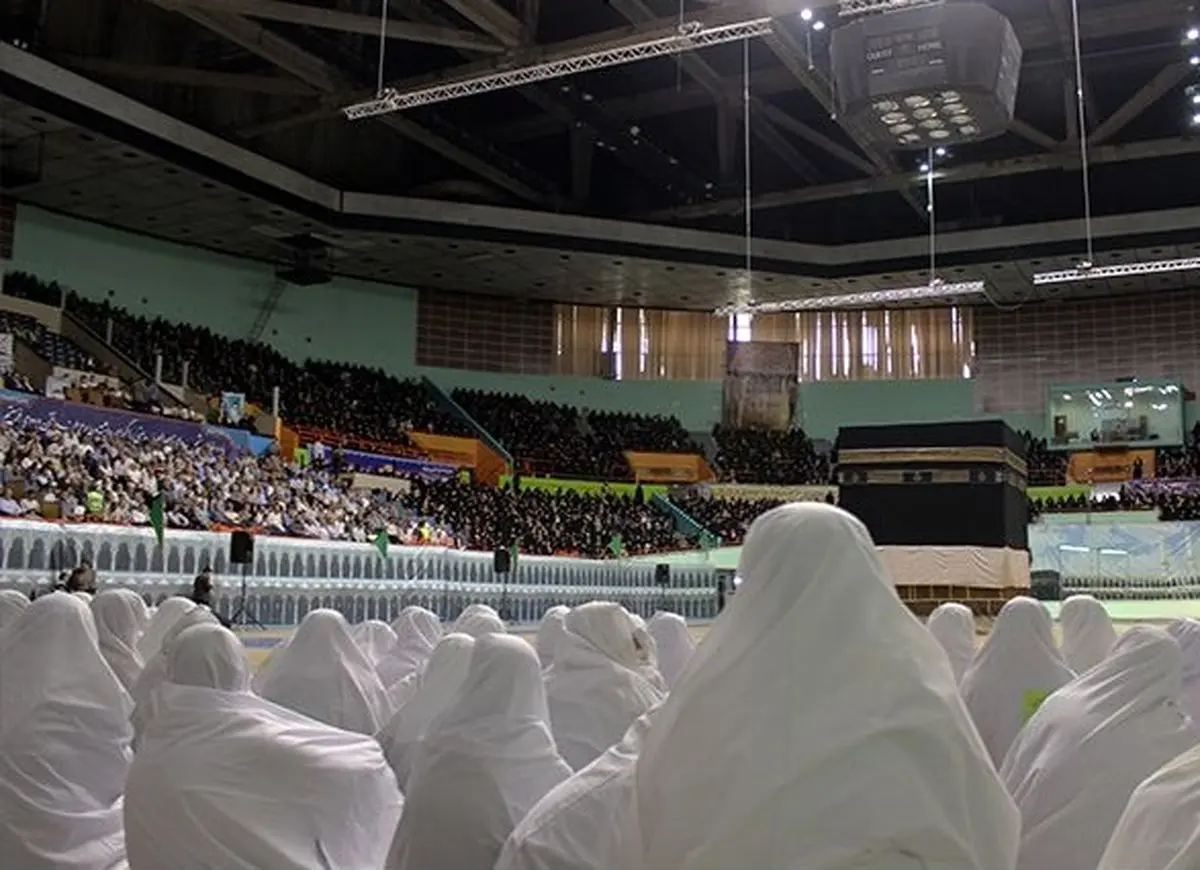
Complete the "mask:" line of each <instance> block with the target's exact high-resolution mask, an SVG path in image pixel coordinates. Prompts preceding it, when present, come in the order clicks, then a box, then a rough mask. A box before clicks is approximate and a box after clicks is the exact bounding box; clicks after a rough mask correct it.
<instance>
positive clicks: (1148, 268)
mask: <svg viewBox="0 0 1200 870" xmlns="http://www.w3.org/2000/svg"><path fill="white" fill-rule="evenodd" d="M1194 271H1200V257H1188V258H1186V259H1182V260H1147V261H1145V262H1141V263H1122V264H1120V265H1119V266H1093V265H1092V264H1090V263H1080V264H1079V266H1077V267H1076V268H1074V269H1063V270H1061V271H1058V272H1040V273H1039V274H1037V275H1034V276H1033V283H1034V286H1035V287H1036V286H1042V285H1045V284H1073V283H1077V282H1079V281H1102V280H1104V279H1106V278H1132V277H1136V276H1138V275H1162V274H1165V273H1168V272H1194Z"/></svg>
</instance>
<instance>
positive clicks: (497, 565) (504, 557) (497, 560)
mask: <svg viewBox="0 0 1200 870" xmlns="http://www.w3.org/2000/svg"><path fill="white" fill-rule="evenodd" d="M492 570H493V571H495V572H496V573H497V574H507V573H508V572H509V571H511V570H512V554H511V553H509V552H508V550H505V549H503V548H499V549H497V550H496V552H495V554H493V556H492Z"/></svg>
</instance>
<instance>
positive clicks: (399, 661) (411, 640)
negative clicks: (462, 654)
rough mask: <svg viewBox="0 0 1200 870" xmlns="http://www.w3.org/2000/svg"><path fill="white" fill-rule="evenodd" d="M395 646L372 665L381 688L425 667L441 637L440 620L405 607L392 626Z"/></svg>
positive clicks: (421, 609)
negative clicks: (381, 683) (376, 671)
mask: <svg viewBox="0 0 1200 870" xmlns="http://www.w3.org/2000/svg"><path fill="white" fill-rule="evenodd" d="M392 631H394V632H396V645H395V646H394V647H392V651H391V653H390V654H389V655H388V656H387V658H385V659H383V661H381V662H378V663H377V664H376V668H377V670H378V671H379V679H380V680H382V681H383V685H384V687H385V688H390V687H391V686H393V685H395V684H396V683H398V682H399V681H400V680H403V679H404V678H405V677H407V676H408V675H409V674H413V673H418V672H419V671H420V670H421V668H423V667H425V662H427V661H428V660H429V656H430V654H431V653H432V652H433V648H434V647H435V646H437V642H438V641H439V640H440V639H441V637H442V621H441V620H440V619H438V617H437V614H436V613H434V612H432V611H430V610H426V609H425V608H424V607H406V608H404V610H402V611H400V615H399V616H397V617H396V620H395V622H393V623H392Z"/></svg>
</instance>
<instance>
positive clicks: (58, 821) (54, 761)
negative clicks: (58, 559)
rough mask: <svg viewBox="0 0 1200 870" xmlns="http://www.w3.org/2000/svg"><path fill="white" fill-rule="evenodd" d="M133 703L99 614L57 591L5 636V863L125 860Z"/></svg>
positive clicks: (0, 695)
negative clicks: (102, 634) (124, 807)
mask: <svg viewBox="0 0 1200 870" xmlns="http://www.w3.org/2000/svg"><path fill="white" fill-rule="evenodd" d="M132 710H133V703H132V702H131V701H130V699H129V695H128V693H127V692H126V691H125V689H124V688H123V687H122V686H121V683H120V682H119V681H118V680H117V677H116V675H115V674H114V673H113V672H112V668H110V667H109V666H108V663H107V662H105V661H104V657H103V656H102V655H101V654H100V649H99V647H98V646H97V643H96V625H95V622H94V621H93V619H92V613H91V610H90V609H89V608H88V605H86V604H84V603H83V602H82V601H80V600H79V599H78V598H76V597H75V596H73V595H69V594H66V593H62V592H54V593H51V594H50V595H43V596H42V597H41V598H39V599H38V600H37V601H35V602H33V604H31V605H30V606H29V608H28V609H27V610H25V612H24V613H23V614H22V615H21V617H20V619H18V620H17V621H16V622H15V623H13V624H12V625H10V626H9V627H8V628H7V629H5V631H4V633H3V635H0V867H4V868H6V870H7V868H12V870H118V868H123V867H124V866H125V837H124V831H123V828H122V825H121V792H122V789H123V788H124V785H125V776H126V773H127V771H128V769H129V762H130V757H131V756H130V751H129V742H130V740H131V739H132V737H133V731H132V729H131V727H130V724H129V714H130V713H131V712H132Z"/></svg>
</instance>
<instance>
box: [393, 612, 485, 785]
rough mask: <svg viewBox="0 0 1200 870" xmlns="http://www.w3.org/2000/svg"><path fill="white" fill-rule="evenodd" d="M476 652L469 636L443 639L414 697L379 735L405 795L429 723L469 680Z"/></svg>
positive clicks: (460, 635)
mask: <svg viewBox="0 0 1200 870" xmlns="http://www.w3.org/2000/svg"><path fill="white" fill-rule="evenodd" d="M474 648H475V639H474V638H473V637H471V636H469V635H466V634H448V635H446V636H445V637H443V638H442V639H441V640H440V641H439V642H438V645H437V646H436V647H434V650H433V655H432V656H430V657H429V664H428V665H426V666H425V670H424V672H423V673H422V674H421V677H420V679H419V681H418V686H417V688H416V690H415V691H414V692H413V695H412V697H411V698H410V699H409V700H408V701H406V702H405V704H404V705H403V706H402V707H400V708H399V709H398V710H397V711H396V713H395V715H393V716H392V718H391V719H390V720H388V723H387V724H386V725H384V726H383V730H382V731H380V732H379V734H378V735H376V736H377V737H378V739H379V745H380V746H382V747H383V754H384V757H385V758H387V760H388V764H390V765H391V766H392V770H393V771H394V772H395V774H396V782H397V783H399V784H400V790H401V791H404V790H406V788H407V785H408V778H409V775H410V774H411V773H412V760H413V754H414V752H415V751H416V748H417V744H418V743H419V741H420V740H421V738H422V737H424V736H425V732H426V731H427V730H428V728H429V723H430V722H432V721H433V720H434V719H436V718H437V717H438V716H440V715H441V713H442V711H443V710H445V709H446V706H447V705H448V704H449V703H450V702H451V701H452V700H453V699H454V697H455V696H456V695H457V694H458V690H459V687H461V686H462V684H463V681H464V680H465V679H466V678H467V669H468V667H469V666H470V664H471V651H472V650H473V649H474Z"/></svg>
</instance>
